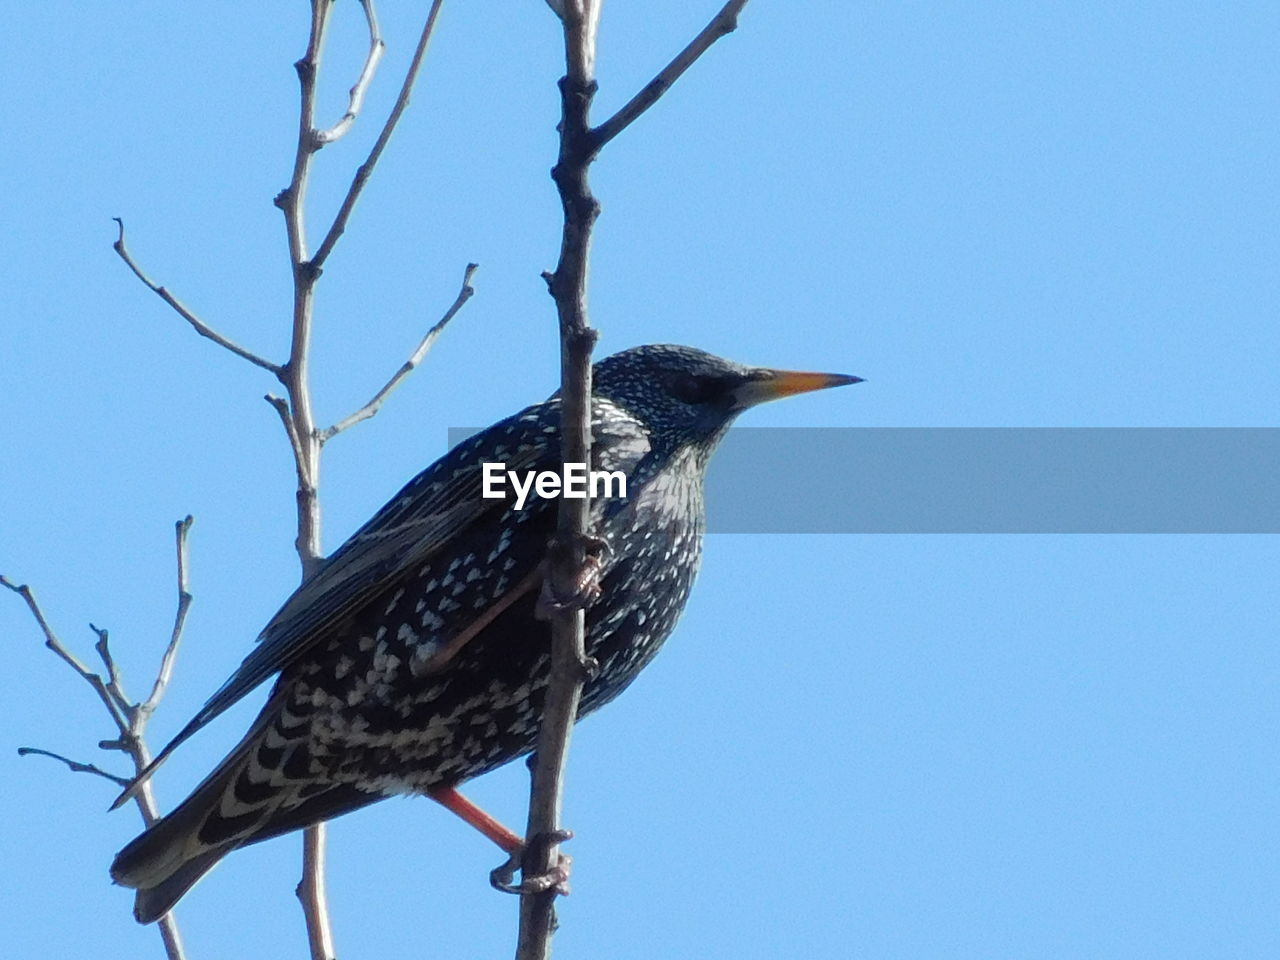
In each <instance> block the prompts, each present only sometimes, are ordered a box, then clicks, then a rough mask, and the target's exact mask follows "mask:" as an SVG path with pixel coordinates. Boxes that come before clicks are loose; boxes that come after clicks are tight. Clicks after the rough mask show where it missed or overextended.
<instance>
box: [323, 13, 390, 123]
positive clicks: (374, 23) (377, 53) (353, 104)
mask: <svg viewBox="0 0 1280 960" xmlns="http://www.w3.org/2000/svg"><path fill="white" fill-rule="evenodd" d="M360 6H361V8H362V9H363V10H364V19H365V24H366V25H367V26H368V28H369V53H368V54H367V55H366V56H365V59H364V67H363V68H361V70H360V76H359V77H358V78H357V79H356V82H355V86H353V87H352V88H351V93H350V99H349V100H348V101H347V112H346V113H344V114H343V115H342V117H341V119H339V120H338V122H337V123H335V124H334V125H333V126H332V127H330V128H329V129H328V130H321V131H319V132H317V133H316V144H317V145H318V146H321V147H323V146H324V145H325V144H328V143H333V141H335V140H339V139H341V138H342V137H344V136H346V133H347V131H348V130H350V129H351V127H352V125H353V124H354V123H355V122H356V117H358V116H360V109H361V107H363V106H364V95H365V94H366V93H367V92H368V90H369V85H370V84H372V83H373V75H374V74H375V73H377V72H378V63H379V62H380V61H381V60H382V54H383V52H384V51H385V50H386V48H387V45H386V44H385V43H383V42H382V31H381V30H380V29H379V28H378V15H377V13H376V11H375V10H374V9H373V0H360Z"/></svg>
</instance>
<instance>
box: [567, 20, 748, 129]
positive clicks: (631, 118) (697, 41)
mask: <svg viewBox="0 0 1280 960" xmlns="http://www.w3.org/2000/svg"><path fill="white" fill-rule="evenodd" d="M746 5H747V0H729V2H728V3H726V4H725V5H724V6H723V7H721V8H720V12H719V13H717V14H716V15H715V16H714V17H712V18H711V22H710V23H708V24H707V25H706V26H705V27H704V28H703V30H702V32H701V33H699V34H698V35H697V36H696V37H694V38H693V40H691V41H690V42H689V45H688V46H687V47H685V48H684V49H683V50H681V51H680V53H679V54H677V56H676V58H675V59H674V60H672V61H671V62H670V63H669V64H667V65H666V66H665V67H664V68H663V69H662V72H661V73H659V74H658V75H657V76H656V77H654V78H653V79H652V80H650V81H649V82H648V83H647V84H645V85H644V87H643V89H641V91H640V92H639V93H637V94H636V95H635V96H634V97H632V98H631V99H630V100H628V101H627V102H626V104H624V105H623V107H622V109H621V110H619V111H618V112H617V113H615V114H614V115H613V116H612V117H610V118H609V119H608V120H606V121H605V122H604V123H602V124H600V126H598V127H596V128H595V129H594V130H593V131H591V136H592V139H593V140H594V141H595V146H596V149H597V150H599V149H600V148H601V147H603V146H604V145H605V144H606V143H608V142H609V141H610V140H612V139H613V138H614V137H616V136H617V135H618V134H620V133H621V132H622V131H623V130H625V129H626V128H627V127H629V126H631V124H632V123H633V122H635V120H636V119H637V118H638V117H639V116H640V115H641V114H642V113H644V112H645V111H646V110H648V109H649V108H650V107H652V106H653V105H654V104H655V103H657V102H658V99H659V98H660V97H661V96H662V95H663V94H664V93H666V92H667V91H668V90H669V89H671V85H672V84H674V83H675V82H676V80H678V79H679V78H680V75H681V74H682V73H684V72H685V71H686V70H688V69H689V68H690V67H691V66H693V64H694V61H695V60H697V59H698V58H699V57H700V56H702V55H703V54H704V53H706V52H707V50H708V49H709V48H710V47H711V45H712V44H713V43H715V42H716V41H717V40H719V39H720V38H721V37H723V36H725V35H727V34H730V33H732V32H733V31H734V30H736V29H737V28H738V14H739V13H741V12H742V8H743V7H745V6H746Z"/></svg>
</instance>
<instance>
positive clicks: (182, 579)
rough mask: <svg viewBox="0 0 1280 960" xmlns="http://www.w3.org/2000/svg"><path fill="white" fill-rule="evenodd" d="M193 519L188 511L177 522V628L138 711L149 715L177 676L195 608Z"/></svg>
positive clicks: (175, 536) (174, 621)
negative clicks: (190, 567) (190, 582)
mask: <svg viewBox="0 0 1280 960" xmlns="http://www.w3.org/2000/svg"><path fill="white" fill-rule="evenodd" d="M193 522H194V521H193V519H192V517H191V515H190V514H187V516H185V517H184V518H183V519H181V520H179V521H178V522H177V523H175V524H174V534H175V535H174V539H175V541H176V545H177V553H178V610H177V613H175V614H174V618H173V630H172V632H171V633H170V634H169V645H168V646H167V647H165V649H164V656H162V657H161V658H160V669H159V670H157V671H156V681H155V683H154V684H152V685H151V693H149V694H148V695H147V699H146V700H143V701H142V703H141V704H139V705H138V710H139V712H141V713H142V714H143V715H144V718H143V719H142V722H143V723H145V722H146V720H145V716H146V715H149V714H152V713H154V712H155V709H156V707H158V706H159V705H160V700H161V698H162V697H164V694H165V690H167V689H168V687H169V679H170V677H172V676H173V665H174V662H175V661H176V660H177V657H178V644H179V643H180V642H181V641H182V628H183V627H184V626H186V623H187V611H188V610H190V609H191V593H190V591H189V590H188V589H187V534H188V533H189V532H190V530H191V524H192V523H193Z"/></svg>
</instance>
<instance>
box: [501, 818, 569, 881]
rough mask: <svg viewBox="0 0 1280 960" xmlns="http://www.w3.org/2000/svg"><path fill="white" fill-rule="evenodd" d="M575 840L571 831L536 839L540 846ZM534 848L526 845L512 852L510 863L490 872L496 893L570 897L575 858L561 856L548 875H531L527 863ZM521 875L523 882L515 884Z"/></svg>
mask: <svg viewBox="0 0 1280 960" xmlns="http://www.w3.org/2000/svg"><path fill="white" fill-rule="evenodd" d="M572 837H573V831H572V830H552V831H551V832H550V833H546V834H540V835H539V836H538V837H536V838H535V840H536V841H538V842H539V843H540V844H553V843H555V844H559V843H564V841H566V840H569V839H571V838H572ZM532 846H534V844H528V843H526V844H525V845H524V846H523V847H521V848H519V849H518V850H515V851H513V852H512V854H511V856H510V857H508V858H507V862H506V863H504V864H502V865H501V866H499V867H495V868H494V869H493V870H491V871H490V872H489V883H490V885H491V886H492V887H493V888H494V889H495V890H501V891H502V892H503V893H514V894H517V895H518V894H524V893H547V892H548V891H555V893H556V894H557V895H559V896H562V897H567V896H568V895H569V872H570V867H571V866H572V864H573V858H572V857H571V856H569V855H568V854H567V853H558V854H557V856H556V864H555V866H553V867H552V868H551V869H550V870H548V871H546V872H545V873H535V874H529V873H526V872H525V860H526V859H527V858H528V856H529V851H530V849H531V847H532ZM517 872H519V873H520V875H521V876H520V882H519V883H516V882H515V876H516V873H517Z"/></svg>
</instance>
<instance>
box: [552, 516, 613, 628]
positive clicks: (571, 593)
mask: <svg viewBox="0 0 1280 960" xmlns="http://www.w3.org/2000/svg"><path fill="white" fill-rule="evenodd" d="M578 543H579V544H580V545H581V547H582V565H581V566H580V567H579V568H578V569H577V571H576V572H575V576H574V579H573V582H572V583H569V584H567V585H565V584H553V583H552V579H553V577H551V576H547V577H545V578H543V581H542V591H541V592H540V593H539V594H538V606H537V610H536V616H537V617H538V619H539V620H550V619H551V618H552V617H553V616H555V615H556V614H558V613H564V612H565V611H566V610H585V609H586V608H587V607H589V606H591V605H592V604H593V603H595V602H596V601H597V600H599V599H600V575H601V573H603V572H604V562H605V560H606V559H607V558H608V557H609V556H610V555H611V554H612V553H613V548H612V547H610V546H609V541H608V540H605V539H604V538H603V537H597V536H593V535H591V534H586V535H584V536H582V537H580V538H578ZM551 548H552V551H553V555H554V552H555V551H558V550H562V549H564V545H563V542H562V541H558V540H557V541H553V542H552V544H551Z"/></svg>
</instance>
